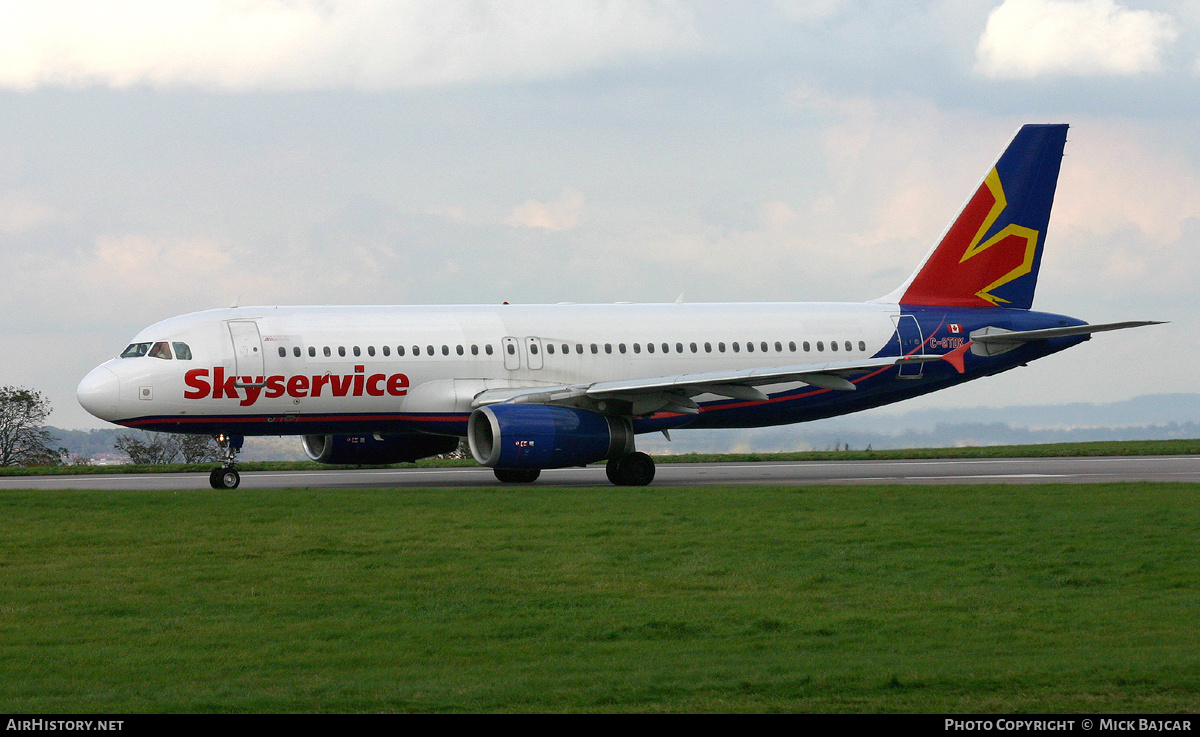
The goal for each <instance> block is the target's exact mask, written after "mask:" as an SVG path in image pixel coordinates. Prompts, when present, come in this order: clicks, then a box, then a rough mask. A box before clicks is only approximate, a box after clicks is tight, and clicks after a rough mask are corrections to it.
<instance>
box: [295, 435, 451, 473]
mask: <svg viewBox="0 0 1200 737" xmlns="http://www.w3.org/2000/svg"><path fill="white" fill-rule="evenodd" d="M457 447H458V438H455V437H449V436H446V435H425V434H423V433H401V434H398V435H305V436H304V452H305V454H307V455H308V457H309V458H311V459H313V460H314V461H317V462H318V463H336V464H343V465H348V466H357V465H362V466H372V465H383V464H387V463H405V462H408V461H415V460H417V459H418V458H426V457H428V456H434V455H438V454H439V453H449V452H451V451H453V450H454V449H456V448H457Z"/></svg>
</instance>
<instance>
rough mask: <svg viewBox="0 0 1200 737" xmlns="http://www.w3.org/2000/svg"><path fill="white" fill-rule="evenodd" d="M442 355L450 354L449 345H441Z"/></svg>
mask: <svg viewBox="0 0 1200 737" xmlns="http://www.w3.org/2000/svg"><path fill="white" fill-rule="evenodd" d="M442 355H443V356H448V355H450V346H448V345H444V346H442Z"/></svg>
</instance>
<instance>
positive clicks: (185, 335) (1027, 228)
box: [77, 124, 1157, 489]
mask: <svg viewBox="0 0 1200 737" xmlns="http://www.w3.org/2000/svg"><path fill="white" fill-rule="evenodd" d="M1067 127H1068V126H1067V125H1065V124H1054V125H1025V126H1023V127H1022V128H1021V129H1020V130H1018V131H1017V133H1016V135H1015V136H1014V138H1013V139H1012V141H1011V142H1010V143H1009V145H1008V146H1007V148H1006V149H1005V150H1004V152H1003V153H1002V154H1001V155H1000V157H999V159H997V161H996V163H995V164H994V166H992V167H991V168H990V169H988V171H987V174H986V175H985V176H984V178H983V181H982V182H981V183H980V184H979V186H978V187H977V188H976V189H975V190H974V191H973V192H972V194H971V195H970V197H969V199H968V200H967V202H966V204H965V205H964V206H963V208H962V210H961V212H959V214H958V215H957V217H956V218H955V219H954V220H953V221H952V222H951V224H950V226H949V227H948V228H947V229H946V231H945V233H944V234H943V235H942V237H941V238H940V239H939V240H938V241H937V242H936V243H935V244H934V245H933V247H932V248H931V249H930V250H929V252H928V253H927V254H926V256H925V258H924V260H923V261H922V263H921V264H920V266H919V267H918V268H917V269H916V271H914V272H913V274H912V275H911V276H910V277H909V278H908V279H907V280H906V281H905V282H904V283H903V284H901V285H900V286H899V287H897V288H896V289H895V290H894V291H892V292H891V293H890V294H888V295H886V296H884V297H880V298H878V299H874V300H871V301H869V302H864V303H735V304H683V303H682V301H677V302H676V303H673V304H602V305H582V304H559V305H509V304H507V303H506V304H502V305H468V306H461V305H442V306H334V307H330V306H325V307H234V308H228V309H215V310H208V311H204V312H197V313H192V314H188V315H183V316H180V317H173V318H170V319H167V320H163V321H162V322H158V323H156V324H154V325H151V326H150V327H148V328H146V329H145V330H143V331H141V332H140V333H138V334H137V335H136V336H135V337H134V338H133V340H132V341H131V342H130V344H129V346H128V347H127V348H126V349H125V350H124V351H123V352H121V354H120V355H119V356H118V357H117V358H113V359H111V360H109V361H106V362H105V363H103V364H101V365H100V366H98V367H96V368H95V369H93V370H92V371H91V372H90V373H89V374H88V375H87V376H86V377H84V379H83V380H82V381H81V382H80V384H79V388H78V392H77V394H78V398H79V402H80V404H81V405H82V406H83V407H84V408H85V409H86V410H87V411H88V412H90V413H91V414H93V415H95V416H96V417H98V418H100V419H103V420H107V421H110V422H114V423H116V424H119V425H124V426H126V427H131V428H139V429H143V430H150V431H158V432H172V433H203V434H209V435H213V436H214V437H215V438H216V439H217V442H218V444H219V445H220V447H221V449H222V453H223V457H224V460H223V461H222V463H221V466H220V467H219V468H216V469H214V470H213V471H212V473H211V474H210V477H209V481H210V484H211V486H212V487H213V488H214V489H233V488H237V486H238V485H239V483H240V476H239V473H238V471H237V468H236V465H237V464H236V459H237V454H238V452H239V450H240V448H241V446H242V442H243V440H244V438H245V436H247V435H299V436H301V438H302V444H303V448H304V451H305V453H306V454H307V455H308V457H309V458H311V459H312V460H314V461H319V462H321V463H330V464H358V465H368V464H390V463H399V462H404V461H414V460H417V459H419V458H424V457H428V456H432V455H437V454H442V453H448V452H451V451H453V450H455V449H456V448H457V447H458V444H459V440H460V439H461V438H463V437H465V438H466V439H467V441H468V445H469V447H470V450H471V454H472V456H473V457H474V459H475V460H476V461H477V462H478V463H480V464H482V465H484V466H489V467H491V468H492V469H493V470H494V473H495V476H496V478H497V479H498V480H499V481H501V482H508V483H529V482H532V481H534V480H536V479H537V478H538V475H539V474H540V473H541V471H542V469H550V468H564V467H568V466H584V465H587V464H592V463H599V462H601V461H604V462H605V463H606V471H607V475H608V478H609V480H610V481H611V482H612V483H614V484H617V485H623V486H625V485H628V486H636V485H645V484H649V483H650V482H651V481H652V480H653V478H654V470H655V467H654V461H653V459H652V458H651V457H650V456H649V455H647V454H645V453H641V452H638V451H637V450H636V447H635V440H636V436H637V435H639V434H642V433H653V432H663V433H664V434H667V437H668V438H669V437H670V435H669V432H670V431H671V430H674V429H676V428H740V427H759V426H766V425H779V424H789V423H796V422H805V421H809V420H815V419H819V418H824V417H832V416H835V415H841V414H845V413H849V412H856V411H859V410H864V409H868V408H871V407H878V406H880V405H884V404H888V403H891V402H897V401H900V400H903V399H908V398H910V397H915V396H918V395H922V394H926V393H928V392H932V391H937V390H939V389H944V388H947V387H950V386H954V385H957V384H961V383H962V382H964V381H970V380H972V379H977V378H980V377H983V376H990V375H993V374H997V373H1000V372H1002V371H1008V370H1009V369H1012V368H1016V367H1018V366H1024V365H1026V364H1027V363H1029V362H1030V361H1032V360H1034V359H1037V358H1041V357H1042V356H1047V355H1050V354H1051V353H1056V352H1058V351H1061V350H1064V349H1066V348H1069V347H1071V346H1073V345H1076V344H1078V343H1081V342H1083V341H1085V340H1089V339H1090V338H1091V335H1092V334H1093V333H1098V332H1103V331H1109V330H1119V329H1123V328H1131V327H1138V326H1142V325H1151V324H1157V323H1156V321H1130V322H1119V323H1109V324H1103V325H1089V324H1087V323H1086V322H1084V321H1082V320H1079V319H1076V318H1073V317H1067V316H1064V315H1056V314H1049V313H1043V312H1035V311H1033V310H1031V309H1030V308H1031V306H1032V302H1033V294H1034V288H1035V286H1036V284H1037V276H1038V269H1039V267H1040V265H1041V258H1042V248H1043V245H1044V241H1045V234H1046V227H1047V224H1048V222H1049V219H1050V209H1051V205H1052V203H1053V200H1054V193H1055V188H1056V186H1057V182H1058V173H1059V166H1060V164H1061V161H1062V155H1063V149H1064V146H1065V144H1066V137H1067Z"/></svg>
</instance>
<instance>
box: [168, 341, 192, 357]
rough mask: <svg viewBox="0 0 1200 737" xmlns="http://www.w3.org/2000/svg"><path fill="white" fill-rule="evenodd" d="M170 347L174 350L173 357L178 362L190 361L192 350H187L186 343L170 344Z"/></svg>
mask: <svg viewBox="0 0 1200 737" xmlns="http://www.w3.org/2000/svg"><path fill="white" fill-rule="evenodd" d="M171 347H172V348H174V349H175V357H176V358H178V359H179V360H180V361H190V360H192V349H191V348H188V344H187V343H172V344H171Z"/></svg>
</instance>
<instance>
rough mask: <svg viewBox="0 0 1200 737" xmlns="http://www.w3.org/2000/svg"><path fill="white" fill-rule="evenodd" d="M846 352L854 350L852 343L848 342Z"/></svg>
mask: <svg viewBox="0 0 1200 737" xmlns="http://www.w3.org/2000/svg"><path fill="white" fill-rule="evenodd" d="M846 350H848V351H852V350H854V347H853V346H852V345H850V341H848V340H847V341H846Z"/></svg>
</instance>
